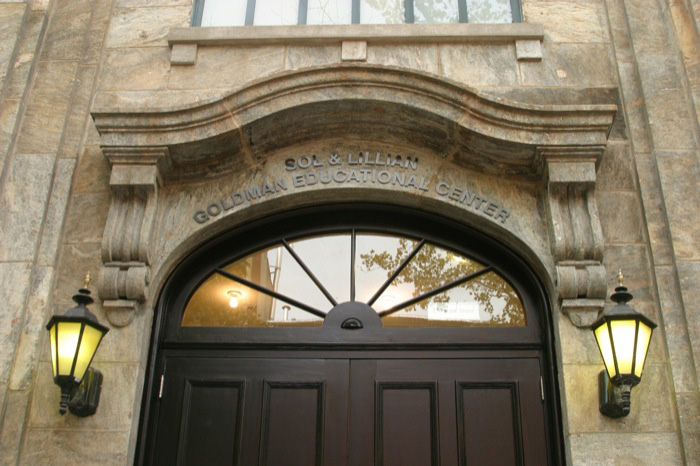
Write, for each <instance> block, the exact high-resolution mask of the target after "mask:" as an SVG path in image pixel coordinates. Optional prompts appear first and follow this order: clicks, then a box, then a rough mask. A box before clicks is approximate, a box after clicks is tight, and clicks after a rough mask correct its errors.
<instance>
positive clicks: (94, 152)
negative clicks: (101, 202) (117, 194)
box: [73, 145, 111, 193]
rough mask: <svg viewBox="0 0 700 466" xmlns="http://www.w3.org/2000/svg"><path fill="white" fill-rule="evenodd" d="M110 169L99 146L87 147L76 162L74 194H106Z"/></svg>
mask: <svg viewBox="0 0 700 466" xmlns="http://www.w3.org/2000/svg"><path fill="white" fill-rule="evenodd" d="M110 173H111V167H110V165H109V162H108V160H107V157H105V156H104V153H103V152H102V149H100V146H96V145H88V146H85V148H84V149H83V153H82V155H81V156H80V159H79V161H78V168H77V171H76V177H75V183H74V184H73V192H74V193H106V192H110V189H109V175H110Z"/></svg>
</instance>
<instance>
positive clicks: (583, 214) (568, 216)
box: [538, 146, 607, 327]
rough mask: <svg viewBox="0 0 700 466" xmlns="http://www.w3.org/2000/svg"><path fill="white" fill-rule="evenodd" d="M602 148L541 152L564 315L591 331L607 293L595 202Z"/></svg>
mask: <svg viewBox="0 0 700 466" xmlns="http://www.w3.org/2000/svg"><path fill="white" fill-rule="evenodd" d="M603 151H604V147H602V146H587V147H573V146H565V147H540V148H538V154H539V155H540V156H541V157H542V160H543V161H544V163H545V166H546V183H547V212H548V215H549V229H550V236H551V244H552V254H553V256H554V260H555V263H556V276H557V289H558V297H559V299H560V300H561V309H562V312H564V313H565V314H567V315H568V316H569V318H570V319H571V321H572V322H573V324H574V325H576V326H578V327H587V326H590V325H591V324H592V323H593V322H594V321H595V319H596V317H597V316H598V313H599V312H600V311H601V310H602V309H603V306H604V303H605V294H606V292H607V284H606V274H605V267H604V266H603V231H602V229H601V226H600V218H599V216H598V207H597V205H596V201H595V183H596V165H597V164H598V162H599V161H600V158H601V157H602V155H603Z"/></svg>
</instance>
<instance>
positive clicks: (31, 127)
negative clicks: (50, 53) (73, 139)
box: [15, 61, 78, 154]
mask: <svg viewBox="0 0 700 466" xmlns="http://www.w3.org/2000/svg"><path fill="white" fill-rule="evenodd" d="M77 69H78V64H77V63H76V62H73V61H51V62H39V64H38V65H37V75H36V77H35V81H34V87H33V88H32V92H31V95H30V99H29V103H28V104H27V110H26V111H25V114H24V119H23V121H22V128H21V132H20V135H19V139H18V141H17V146H16V147H15V152H16V153H25V154H47V153H55V152H56V150H57V149H58V145H59V142H60V140H61V135H62V132H63V126H64V123H65V121H66V114H67V112H68V105H69V103H70V98H71V92H72V89H73V82H74V80H75V76H76V73H77Z"/></svg>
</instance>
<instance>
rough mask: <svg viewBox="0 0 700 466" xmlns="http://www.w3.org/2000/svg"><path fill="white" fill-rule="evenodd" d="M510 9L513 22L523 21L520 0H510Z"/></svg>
mask: <svg viewBox="0 0 700 466" xmlns="http://www.w3.org/2000/svg"><path fill="white" fill-rule="evenodd" d="M510 11H511V13H512V15H513V22H514V23H522V22H523V10H522V8H521V6H520V0H510Z"/></svg>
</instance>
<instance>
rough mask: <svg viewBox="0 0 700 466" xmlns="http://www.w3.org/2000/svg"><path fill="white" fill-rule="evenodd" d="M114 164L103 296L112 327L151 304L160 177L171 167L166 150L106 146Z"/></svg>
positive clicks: (104, 248)
mask: <svg viewBox="0 0 700 466" xmlns="http://www.w3.org/2000/svg"><path fill="white" fill-rule="evenodd" d="M102 150H103V152H104V154H105V156H106V157H107V158H108V159H109V161H110V163H111V165H112V173H111V176H110V180H109V185H110V187H111V189H112V202H111V205H110V207H109V214H108V215H107V222H106V224H105V229H104V234H103V236H102V262H103V264H104V267H103V268H102V270H101V271H100V275H99V278H98V283H97V287H98V292H99V296H100V298H101V299H102V301H103V308H104V309H105V311H106V313H107V318H108V319H109V321H110V323H111V324H112V325H115V326H117V327H123V326H126V325H128V324H129V323H131V321H132V320H133V319H134V315H135V313H136V311H137V310H138V307H139V304H141V303H143V302H144V301H145V300H146V296H147V294H148V284H149V280H150V257H149V256H150V254H151V243H152V237H153V230H154V227H155V219H156V210H157V207H158V188H159V187H160V186H161V184H162V178H161V175H162V173H163V172H165V171H168V170H170V169H171V167H172V163H171V161H170V157H169V154H168V149H167V148H166V147H157V146H156V147H152V146H150V147H111V146H108V147H104V146H103V147H102Z"/></svg>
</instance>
